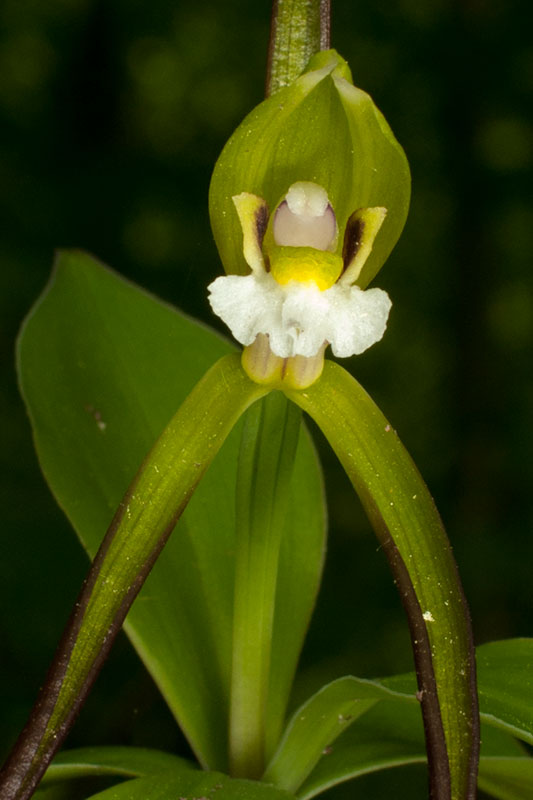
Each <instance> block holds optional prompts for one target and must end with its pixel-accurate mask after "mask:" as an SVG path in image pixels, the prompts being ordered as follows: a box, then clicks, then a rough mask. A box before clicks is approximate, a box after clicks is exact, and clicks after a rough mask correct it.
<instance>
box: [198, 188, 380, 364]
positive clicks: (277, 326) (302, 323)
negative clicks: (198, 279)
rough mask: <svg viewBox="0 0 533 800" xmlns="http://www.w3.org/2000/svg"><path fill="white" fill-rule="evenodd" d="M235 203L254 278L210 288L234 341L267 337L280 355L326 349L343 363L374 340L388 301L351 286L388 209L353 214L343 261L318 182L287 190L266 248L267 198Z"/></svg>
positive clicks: (243, 197)
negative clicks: (325, 347) (328, 346)
mask: <svg viewBox="0 0 533 800" xmlns="http://www.w3.org/2000/svg"><path fill="white" fill-rule="evenodd" d="M233 202H234V204H235V208H236V210H237V214H238V215H239V220H240V223H241V227H242V231H243V253H244V257H245V259H246V261H247V263H248V265H249V267H250V269H251V270H252V273H251V274H250V275H245V276H242V275H228V276H225V277H221V278H217V279H216V280H215V281H213V283H211V284H210V286H209V287H208V289H209V302H210V303H211V308H212V309H213V311H214V312H215V314H216V315H217V316H219V317H220V318H221V319H222V320H223V321H224V322H225V323H226V325H227V326H228V327H229V329H230V330H231V332H232V334H233V336H234V337H235V338H236V339H237V341H239V342H240V343H241V344H243V345H245V346H249V345H251V344H253V343H254V341H255V340H256V338H257V336H258V335H259V334H265V335H267V336H268V338H269V346H270V349H271V351H272V353H273V354H274V355H276V356H279V357H280V358H292V357H293V356H303V357H305V358H313V357H314V356H316V355H318V354H319V353H320V352H321V351H322V350H323V348H324V345H326V344H330V345H331V349H332V351H333V354H334V355H336V356H340V357H341V358H342V357H344V358H345V357H347V356H352V355H358V354H359V353H363V352H364V351H365V350H366V349H367V348H369V347H371V346H372V345H373V344H375V343H376V342H379V340H380V339H381V338H382V336H383V334H384V333H385V328H386V326H387V319H388V316H389V311H390V307H391V301H390V300H389V296H388V295H387V293H386V292H384V291H382V290H381V289H368V290H366V291H363V290H362V289H361V288H360V287H358V286H356V285H354V284H355V281H356V280H357V277H358V276H359V274H360V271H361V268H362V266H363V264H364V262H365V261H366V259H367V257H368V255H369V253H370V252H371V250H372V245H373V242H374V239H375V237H376V235H377V233H378V231H379V229H380V227H381V224H382V222H383V220H384V218H385V214H386V209H385V208H382V207H379V206H378V207H374V208H360V209H357V210H356V211H354V213H353V214H352V215H351V216H350V218H349V219H348V222H347V224H346V230H345V234H344V244H343V255H342V258H341V257H340V255H338V256H337V255H336V254H335V249H336V246H337V240H338V230H337V221H336V217H335V212H334V210H333V208H332V206H331V204H330V202H329V199H328V195H327V192H326V190H325V189H324V188H323V187H321V186H318V184H316V183H311V182H309V181H299V182H297V183H293V184H292V186H290V187H289V189H288V191H287V193H286V195H285V196H284V197H283V198H282V200H281V202H280V203H279V204H278V206H277V208H276V210H275V211H274V213H273V215H272V216H271V224H272V229H271V238H272V240H273V244H272V241H271V242H270V243H269V244H268V245H267V244H265V246H264V248H263V237H264V235H265V230H266V226H267V222H266V220H267V219H268V209H267V205H266V202H265V200H263V199H262V198H261V197H258V196H257V195H253V194H249V193H247V192H242V193H241V194H240V195H236V196H235V197H234V198H233ZM269 224H270V223H269ZM265 256H266V258H265ZM332 259H333V260H332ZM335 259H337V260H338V264H337V262H336V261H335ZM337 266H338V271H337ZM267 270H270V271H267ZM334 281H336V282H334Z"/></svg>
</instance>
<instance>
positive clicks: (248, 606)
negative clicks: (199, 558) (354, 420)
mask: <svg viewBox="0 0 533 800" xmlns="http://www.w3.org/2000/svg"><path fill="white" fill-rule="evenodd" d="M300 423H301V412H300V410H299V409H298V408H296V407H295V406H294V405H293V404H292V403H288V402H287V400H286V398H285V397H284V396H283V395H282V394H280V393H279V392H275V393H273V394H271V395H269V397H266V398H265V399H264V400H263V401H262V403H258V404H257V405H256V406H254V407H253V408H251V409H250V410H249V411H248V414H247V418H246V423H245V427H244V430H243V434H242V439H241V450H240V455H239V468H238V475H237V497H236V526H237V528H236V554H235V556H236V563H235V599H234V617H233V664H232V681H231V702H230V729H229V748H230V753H229V756H230V759H229V760H230V772H231V774H232V775H235V776H237V777H248V778H259V777H260V776H261V774H262V773H263V770H264V766H265V759H266V758H267V757H268V756H269V755H270V753H269V752H267V749H270V748H271V747H273V746H274V745H275V743H276V742H277V737H278V735H279V731H280V729H281V726H282V722H283V720H282V719H278V720H274V721H273V720H272V719H271V716H270V715H269V714H268V694H269V686H270V661H271V646H272V632H273V622H274V612H275V605H276V581H277V574H278V564H279V557H280V548H281V534H282V531H283V523H284V518H285V513H286V510H287V501H288V498H289V492H290V480H291V475H292V470H293V466H294V458H295V454H296V447H297V444H298V437H299V433H300ZM272 739H274V742H272ZM269 745H270V748H269Z"/></svg>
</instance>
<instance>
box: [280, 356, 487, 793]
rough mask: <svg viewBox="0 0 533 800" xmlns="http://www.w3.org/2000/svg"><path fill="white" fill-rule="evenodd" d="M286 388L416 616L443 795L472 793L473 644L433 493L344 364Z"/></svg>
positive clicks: (433, 761)
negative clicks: (328, 452)
mask: <svg viewBox="0 0 533 800" xmlns="http://www.w3.org/2000/svg"><path fill="white" fill-rule="evenodd" d="M286 393H287V395H288V396H289V397H290V398H291V399H292V400H294V402H296V403H298V404H299V405H300V406H301V407H302V408H303V409H304V410H305V411H307V412H308V413H309V414H310V415H311V416H312V417H313V419H314V420H315V422H316V423H317V424H318V425H319V427H320V428H321V429H322V431H323V433H324V434H325V436H326V437H327V439H328V440H329V442H330V444H331V445H332V447H333V449H334V450H335V452H336V453H337V455H338V457H339V459H340V460H341V463H342V464H343V466H344V468H345V470H346V472H347V474H348V476H349V477H350V479H351V481H352V483H353V485H354V488H355V489H356V491H357V492H358V494H359V496H360V498H361V500H362V503H363V505H364V507H365V510H366V512H367V514H368V517H369V519H370V521H371V523H372V525H373V527H374V529H375V532H376V534H377V536H378V538H379V540H380V542H381V544H382V547H383V549H384V551H385V553H386V554H387V557H388V559H389V562H390V564H391V567H392V569H393V572H394V576H395V579H396V582H397V583H398V586H399V589H400V594H401V597H402V601H403V603H404V607H405V609H406V611H407V613H408V617H409V624H410V628H411V636H412V640H413V647H414V653H415V661H416V664H417V673H418V677H419V683H420V692H421V700H422V710H423V713H424V718H425V723H426V732H427V745H428V754H429V763H430V776H431V784H432V791H433V792H434V795H435V798H441V797H442V798H447V797H450V796H451V798H452V800H464V799H465V798H468V797H472V795H473V792H474V791H475V786H474V777H475V768H476V761H477V742H478V740H477V726H478V718H477V697H476V692H475V667H474V653H473V645H472V638H471V630H470V624H469V618H468V611H467V608H466V604H465V600H464V596H463V593H462V589H461V586H460V583H459V579H458V576H457V568H456V565H455V562H454V560H453V556H452V553H451V549H450V546H449V543H448V540H447V538H446V534H445V532H444V529H443V527H442V522H441V520H440V518H439V516H438V513H437V511H436V509H435V506H434V503H433V500H432V498H431V496H430V495H429V492H428V490H427V487H426V486H425V484H424V482H423V481H422V479H421V477H420V475H419V473H418V471H417V470H416V467H415V466H414V464H413V462H412V461H411V459H410V457H409V455H408V454H407V452H406V451H405V449H404V448H403V446H402V445H401V443H400V441H399V439H398V437H397V436H396V433H395V432H394V431H393V429H392V427H391V426H390V424H389V423H388V422H387V420H386V419H385V417H384V416H383V415H382V414H381V412H380V411H379V409H378V408H377V407H376V405H375V404H374V403H373V402H372V400H371V398H370V397H369V396H368V395H367V394H366V392H364V390H363V389H362V388H361V386H360V385H359V384H358V383H357V382H356V381H355V380H354V379H353V378H352V377H351V375H349V374H348V373H347V372H346V371H345V370H343V369H342V368H341V367H339V366H337V365H336V364H333V363H331V362H326V365H325V368H324V372H323V375H322V377H321V379H320V380H319V381H318V382H317V383H315V384H314V385H313V386H311V387H310V388H308V389H306V390H305V391H300V392H297V391H288V390H287V392H286ZM446 762H448V763H446ZM448 765H449V772H448ZM450 779H451V789H450V787H449V781H450ZM450 792H451V795H450Z"/></svg>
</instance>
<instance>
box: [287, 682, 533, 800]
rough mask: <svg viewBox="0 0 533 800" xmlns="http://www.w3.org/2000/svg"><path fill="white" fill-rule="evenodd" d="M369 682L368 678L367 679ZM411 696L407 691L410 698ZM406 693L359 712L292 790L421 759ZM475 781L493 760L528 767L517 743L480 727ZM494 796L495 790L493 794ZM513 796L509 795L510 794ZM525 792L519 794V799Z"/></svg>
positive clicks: (413, 707)
mask: <svg viewBox="0 0 533 800" xmlns="http://www.w3.org/2000/svg"><path fill="white" fill-rule="evenodd" d="M369 683H371V682H369ZM409 699H410V700H411V701H412V700H413V698H412V696H411V697H410V698H409ZM406 700H407V697H405V698H402V697H401V696H398V697H393V696H389V697H388V698H385V699H383V700H381V701H380V702H378V703H376V704H375V705H374V706H373V707H372V708H371V709H370V710H369V711H368V712H367V713H365V714H364V715H363V716H362V717H360V718H358V719H357V720H356V722H355V723H354V725H352V726H351V727H350V728H349V729H348V730H346V732H344V733H343V734H342V736H341V737H340V738H339V739H338V740H337V741H336V742H335V743H333V744H332V746H331V747H328V748H327V749H326V752H325V754H324V755H323V757H322V758H321V760H320V761H319V763H318V764H317V766H316V767H315V769H314V770H313V771H312V773H311V774H310V776H309V778H308V779H307V780H306V781H305V783H304V784H303V785H302V786H301V787H300V789H299V790H298V791H297V792H296V794H297V797H298V798H300V800H309V798H311V797H315V796H316V795H319V794H321V793H322V792H324V791H326V789H328V788H331V787H332V786H336V785H337V784H339V783H343V782H345V781H347V780H350V779H352V778H357V777H359V776H361V775H366V774H368V773H370V772H376V771H378V770H382V769H390V768H392V767H401V766H406V765H408V764H422V763H425V761H426V753H425V745H424V731H423V727H422V717H421V714H420V710H419V708H418V703H416V702H406ZM482 740H483V746H482V758H481V761H480V780H479V785H480V787H481V786H484V785H488V783H485V784H484V783H483V782H484V781H485V780H487V781H488V779H489V777H490V775H491V774H492V773H493V772H494V771H497V769H498V764H499V763H503V761H504V760H505V762H506V763H508V764H517V765H518V766H519V773H518V774H520V773H521V770H524V771H525V772H527V770H528V769H529V767H528V766H527V764H530V763H532V759H530V758H529V757H527V755H526V754H525V753H524V751H523V750H522V749H521V747H520V745H519V744H518V743H517V742H516V741H515V740H514V739H512V738H511V737H510V736H508V735H506V734H503V733H502V732H500V731H497V730H494V729H491V728H488V727H486V726H484V728H483V735H482ZM495 796H496V797H499V795H498V794H495ZM512 797H513V800H514V797H515V796H514V795H513V796H512ZM525 797H528V795H527V794H524V795H522V796H521V800H524V798H525Z"/></svg>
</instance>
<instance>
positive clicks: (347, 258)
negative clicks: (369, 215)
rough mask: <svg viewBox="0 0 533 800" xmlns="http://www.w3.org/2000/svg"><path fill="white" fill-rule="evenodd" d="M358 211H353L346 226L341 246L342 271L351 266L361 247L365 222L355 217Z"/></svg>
mask: <svg viewBox="0 0 533 800" xmlns="http://www.w3.org/2000/svg"><path fill="white" fill-rule="evenodd" d="M359 211H360V209H359V210H358V211H354V213H353V214H352V215H351V217H350V219H349V220H348V222H347V224H346V231H345V233H344V244H343V246H342V261H343V264H344V270H343V271H345V270H346V269H347V267H348V266H349V264H351V262H352V261H353V259H354V258H355V256H356V255H357V252H358V250H359V248H360V247H361V242H362V241H363V234H364V230H365V222H364V220H363V219H362V218H361V217H360V216H359V217H356V214H359Z"/></svg>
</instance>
